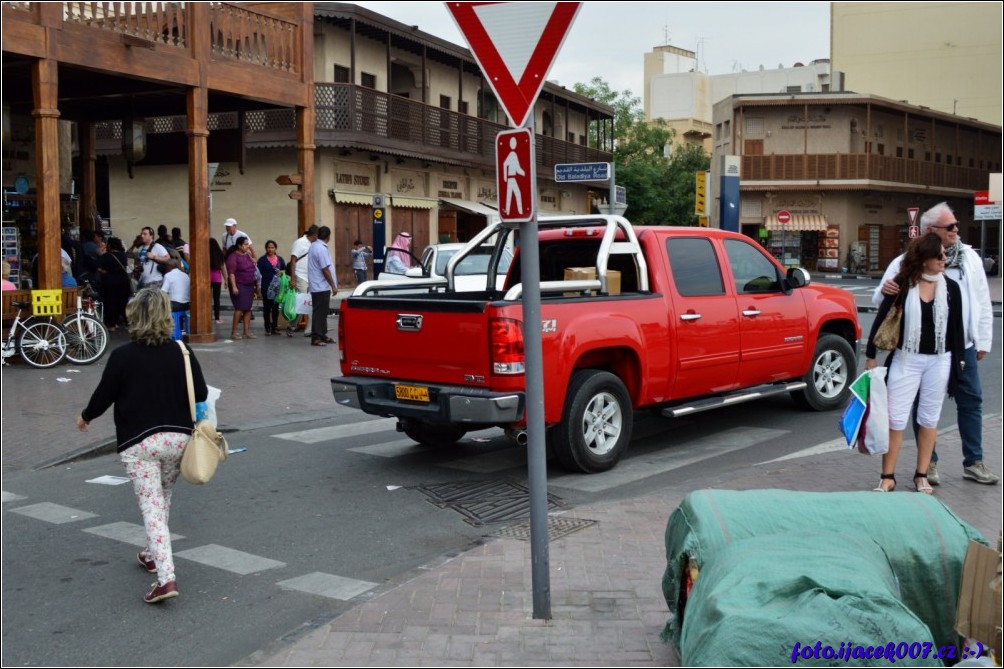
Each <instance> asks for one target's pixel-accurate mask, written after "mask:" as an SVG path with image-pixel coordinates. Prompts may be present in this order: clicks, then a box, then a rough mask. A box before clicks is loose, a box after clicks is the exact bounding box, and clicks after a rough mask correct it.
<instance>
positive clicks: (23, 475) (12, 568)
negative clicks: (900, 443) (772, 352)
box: [2, 314, 1001, 666]
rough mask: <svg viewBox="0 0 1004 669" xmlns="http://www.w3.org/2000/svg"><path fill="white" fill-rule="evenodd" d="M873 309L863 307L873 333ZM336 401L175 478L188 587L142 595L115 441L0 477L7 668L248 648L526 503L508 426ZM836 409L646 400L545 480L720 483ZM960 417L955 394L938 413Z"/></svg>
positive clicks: (231, 654)
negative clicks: (601, 467)
mask: <svg viewBox="0 0 1004 669" xmlns="http://www.w3.org/2000/svg"><path fill="white" fill-rule="evenodd" d="M871 318H872V315H871V314H861V325H862V328H864V329H865V331H866V332H867V329H868V328H869V327H870V325H871ZM999 323H1000V322H999V321H996V322H995V326H996V330H997V332H996V334H995V343H994V350H995V352H994V353H993V354H992V355H991V356H989V357H988V358H987V359H986V360H985V361H984V362H983V363H981V368H980V369H981V377H982V382H983V386H984V393H985V403H986V411H987V412H988V413H990V412H999V411H1000V406H1001V388H1000V379H1001V353H1000V351H1001V346H1000V340H1001V336H1000V328H999ZM333 410H334V413H335V418H334V419H333V420H325V421H317V422H312V423H297V424H295V425H283V424H276V425H273V426H271V427H267V428H260V429H255V430H250V431H242V432H237V433H233V434H231V435H230V446H231V448H234V449H236V448H246V449H247V450H246V451H244V452H240V453H235V454H234V455H232V456H231V457H230V459H229V460H228V461H227V462H226V463H225V464H224V465H223V466H222V467H223V469H222V470H221V471H220V473H219V475H218V477H217V478H216V479H215V480H214V481H213V482H212V483H211V484H210V485H208V486H204V487H194V486H189V485H187V484H184V483H179V487H178V489H177V494H176V495H175V499H174V504H173V507H172V522H171V527H172V530H173V531H174V532H175V533H176V534H178V535H181V536H179V537H178V538H176V539H175V542H174V551H175V554H176V565H177V567H176V568H177V573H178V583H179V587H180V590H181V592H182V599H180V600H176V602H167V603H166V604H165V605H163V606H160V607H150V606H149V605H147V604H144V603H143V602H142V600H141V596H142V594H143V593H144V592H145V591H146V590H147V589H148V587H149V584H150V583H151V582H152V580H153V577H152V575H149V574H147V573H145V572H144V571H143V570H142V569H140V567H139V566H138V565H137V564H136V563H135V553H136V552H137V551H138V550H139V546H138V545H137V543H136V542H137V541H138V542H139V543H141V539H140V537H141V536H142V531H141V528H140V525H139V513H138V510H137V508H136V504H135V501H134V498H133V494H132V490H131V487H130V486H129V485H128V484H126V485H103V484H101V483H95V482H91V481H93V480H94V479H97V478H98V477H102V476H110V477H121V476H122V470H121V466H120V465H119V463H118V460H117V458H116V457H115V456H111V455H107V456H101V457H97V458H94V459H90V460H81V461H77V462H75V463H71V464H68V465H62V466H59V467H54V468H49V469H44V470H39V471H32V470H23V471H17V472H12V473H9V474H7V475H5V477H4V491H5V498H4V523H3V533H4V552H3V558H2V564H3V583H2V588H3V633H2V634H3V646H2V655H3V664H4V666H14V665H106V666H154V665H228V664H234V663H240V662H242V661H246V660H248V659H249V658H253V657H255V656H257V655H258V654H260V653H267V652H269V651H270V650H274V649H275V648H277V647H281V646H282V645H283V644H284V643H286V642H287V640H289V639H292V638H296V637H297V636H298V635H299V634H301V633H303V632H304V631H305V630H308V629H311V628H312V627H314V626H316V625H318V624H320V623H321V622H323V621H326V620H329V619H331V618H332V617H334V616H337V615H338V614H339V613H340V612H341V611H344V610H345V609H346V608H347V607H350V606H352V604H353V603H354V602H355V601H357V600H358V599H359V598H365V597H369V596H372V595H373V594H375V593H378V592H380V591H381V590H383V589H386V588H390V587H393V585H394V584H395V583H397V582H400V581H401V580H402V579H405V578H407V577H408V575H409V574H412V573H414V572H415V570H421V569H423V568H425V567H428V566H430V565H435V564H437V563H439V562H440V561H442V560H443V559H444V558H446V557H447V556H450V555H454V554H457V553H458V552H461V551H464V550H465V549H467V548H469V547H470V546H472V545H474V544H476V543H477V542H480V541H482V540H483V539H484V537H486V536H489V535H491V534H492V533H493V532H497V531H499V530H500V529H503V528H505V527H508V526H511V525H512V523H513V521H512V520H511V518H512V517H513V516H517V515H519V510H520V509H519V505H520V501H519V500H520V499H521V493H520V485H521V484H522V483H525V463H526V458H525V453H524V451H523V450H521V449H517V448H514V447H512V446H510V445H509V443H508V441H507V440H505V438H504V437H503V436H502V433H501V431H500V430H486V431H483V432H478V433H472V434H469V435H468V436H467V437H465V439H464V442H463V443H462V445H461V446H460V447H458V448H456V449H446V450H437V449H428V448H423V447H419V446H416V445H414V444H413V443H412V442H410V441H409V440H407V439H406V438H404V436H403V435H401V434H399V433H397V432H395V431H394V427H393V421H389V420H385V419H376V418H373V417H368V416H364V415H362V414H359V413H358V412H354V411H351V410H348V409H344V408H343V407H334V409H333ZM838 416H839V412H828V413H809V412H803V411H799V410H798V409H796V408H795V407H794V406H793V404H792V402H791V401H790V400H789V399H788V398H787V397H784V396H780V397H772V398H768V399H765V400H762V401H760V402H756V403H751V404H746V405H739V406H736V407H731V408H728V409H723V410H718V411H714V412H709V413H703V414H697V415H694V416H691V417H688V418H683V419H676V420H669V419H663V418H657V417H654V416H651V415H648V414H642V415H639V416H638V417H637V420H636V426H635V439H634V441H633V442H632V445H631V449H630V450H629V452H628V454H627V456H626V457H625V459H624V460H623V461H622V462H621V463H620V464H619V465H618V467H616V468H615V469H614V470H612V471H610V472H606V473H603V474H597V475H593V476H583V475H570V474H565V473H563V472H561V471H560V470H558V469H556V468H554V469H552V470H551V471H550V473H549V478H548V487H549V493H550V494H551V496H552V502H553V503H554V504H555V505H562V506H576V505H579V504H583V503H587V502H589V503H594V502H597V501H603V500H616V499H628V498H633V497H636V496H639V495H643V494H645V493H648V492H651V491H653V490H656V489H663V488H666V487H672V488H676V489H679V490H681V491H689V490H694V489H698V488H702V487H706V486H709V485H716V484H717V483H718V482H720V481H725V480H728V478H729V477H730V476H733V475H735V474H736V473H737V472H740V471H742V470H744V469H746V468H748V467H749V466H750V465H752V464H755V463H760V462H765V461H769V460H773V459H776V458H781V457H784V456H787V455H790V454H793V453H796V452H799V451H802V450H804V449H807V448H811V447H817V446H820V445H822V446H823V447H826V446H827V445H829V446H830V447H832V444H833V443H834V441H835V440H837V439H839V432H838V430H837V427H836V424H837V418H838ZM954 423H955V411H954V405H953V404H952V403H951V402H946V405H945V410H944V412H943V415H942V422H941V424H942V427H945V426H948V425H952V424H954ZM768 485H769V482H765V487H767V486H768ZM8 495H15V496H18V497H19V498H10V497H8ZM451 495H452V500H451V499H450V496H451ZM522 497H525V493H522ZM437 501H438V505H437V504H436V503H434V502H437ZM479 518H480V519H482V520H484V521H491V520H496V522H486V523H485V524H483V525H478V524H476V523H477V519H479ZM506 518H510V520H505V519H506ZM498 519H501V520H498ZM179 603H181V604H182V605H178V604H179ZM151 609H152V610H151ZM179 614H180V615H179ZM150 628H154V629H153V630H151V629H150Z"/></svg>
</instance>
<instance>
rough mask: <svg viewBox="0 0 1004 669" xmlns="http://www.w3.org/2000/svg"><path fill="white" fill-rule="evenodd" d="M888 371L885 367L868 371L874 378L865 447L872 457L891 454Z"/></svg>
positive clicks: (869, 400)
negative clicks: (886, 376)
mask: <svg viewBox="0 0 1004 669" xmlns="http://www.w3.org/2000/svg"><path fill="white" fill-rule="evenodd" d="M886 371H887V368H886V367H883V366H880V367H875V368H874V369H871V370H868V373H869V374H870V375H871V377H872V378H871V385H870V386H869V387H868V413H867V416H866V417H865V430H864V433H865V438H864V447H865V450H866V451H868V453H869V454H870V455H883V454H885V453H888V452H889V393H888V391H887V389H886V385H885V375H886Z"/></svg>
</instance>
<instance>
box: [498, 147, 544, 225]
mask: <svg viewBox="0 0 1004 669" xmlns="http://www.w3.org/2000/svg"><path fill="white" fill-rule="evenodd" d="M495 177H496V179H497V184H498V194H499V218H500V219H501V220H502V222H503V223H529V222H531V221H534V220H536V215H537V208H536V206H535V203H536V200H537V198H536V197H535V195H536V188H534V186H535V184H536V183H537V179H536V178H535V177H536V161H535V160H534V142H533V131H531V130H530V129H528V128H517V129H515V130H503V131H502V132H500V133H499V134H498V137H496V139H495Z"/></svg>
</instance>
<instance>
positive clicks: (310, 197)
mask: <svg viewBox="0 0 1004 669" xmlns="http://www.w3.org/2000/svg"><path fill="white" fill-rule="evenodd" d="M301 11H302V14H301V16H300V25H301V28H302V29H301V34H302V35H303V41H302V42H301V44H300V48H301V62H302V63H303V75H302V79H303V83H304V84H305V85H306V93H307V104H306V106H305V107H297V108H296V160H297V167H298V169H299V172H300V174H302V175H303V184H302V185H301V186H300V196H301V197H300V200H299V202H297V204H296V227H297V232H298V233H299V234H300V235H302V234H303V233H304V232H306V231H307V228H309V227H310V226H311V225H314V224H315V223H316V224H317V225H321V222H320V221H316V220H314V218H315V216H316V210H315V207H316V203H315V202H314V150H315V149H316V148H317V147H316V146H315V145H314V131H315V129H316V120H315V119H316V115H315V102H314V97H315V96H314V66H313V58H314V28H313V25H314V10H313V4H312V3H309V2H306V3H303V5H302V10H301ZM389 39H390V38H389V37H388V44H389ZM388 53H389V47H388ZM387 82H388V84H389V83H390V66H389V65H388V68H387ZM328 227H330V228H331V229H332V230H334V229H335V224H334V221H331V222H330V224H328Z"/></svg>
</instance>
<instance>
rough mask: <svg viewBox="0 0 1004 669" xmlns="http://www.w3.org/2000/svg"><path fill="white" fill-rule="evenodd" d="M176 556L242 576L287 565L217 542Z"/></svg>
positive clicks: (190, 549)
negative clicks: (217, 543) (219, 544)
mask: <svg viewBox="0 0 1004 669" xmlns="http://www.w3.org/2000/svg"><path fill="white" fill-rule="evenodd" d="M174 557H176V558H184V559H186V560H191V561H192V562H198V563H199V564H204V565H208V566H210V567H217V568H218V569H223V570H224V571H229V572H232V573H234V574H240V575H241V576H245V575H247V574H253V573H254V572H256V571H265V570H266V569H278V568H279V567H285V566H286V563H285V562H279V561H278V560H270V559H268V558H263V557H260V556H258V555H252V554H251V553H245V552H244V551H238V550H234V549H233V548H227V547H226V546H218V545H216V544H206V545H205V546H197V547H195V548H189V549H188V550H184V551H180V552H176V553H175V554H174Z"/></svg>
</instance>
